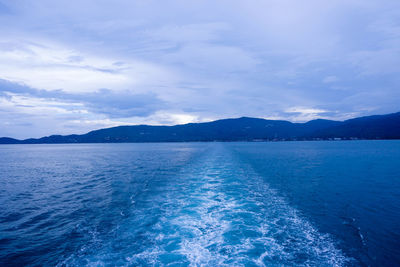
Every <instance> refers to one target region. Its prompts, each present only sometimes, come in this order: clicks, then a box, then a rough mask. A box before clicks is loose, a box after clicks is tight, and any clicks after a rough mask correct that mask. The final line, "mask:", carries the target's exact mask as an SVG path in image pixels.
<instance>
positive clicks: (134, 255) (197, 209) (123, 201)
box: [0, 141, 400, 266]
mask: <svg viewBox="0 0 400 267" xmlns="http://www.w3.org/2000/svg"><path fill="white" fill-rule="evenodd" d="M399 173H400V142H399V141H351V142H344V141H343V142H281V143H169V144H76V145H4V146H1V147H0V182H1V187H0V205H1V210H0V265H2V266H6V265H10V266H19V265H51V266H54V265H58V266H83V265H90V266H103V265H117V266H376V265H379V266H385V265H386V266H393V265H396V264H400V256H399V255H400V174H399Z"/></svg>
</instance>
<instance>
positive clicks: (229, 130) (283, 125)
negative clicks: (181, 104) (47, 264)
mask: <svg viewBox="0 0 400 267" xmlns="http://www.w3.org/2000/svg"><path fill="white" fill-rule="evenodd" d="M331 139H334V140H337V139H346V140H347V139H400V112H398V113H392V114H387V115H374V116H367V117H359V118H355V119H350V120H346V121H332V120H323V119H317V120H312V121H309V122H306V123H292V122H289V121H282V120H265V119H258V118H249V117H241V118H237V119H222V120H216V121H212V122H204V123H188V124H183V125H175V126H149V125H134V126H117V127H112V128H106V129H100V130H95V131H91V132H88V133H86V134H82V135H76V134H73V135H51V136H46V137H42V138H38V139H34V138H30V139H25V140H17V139H13V138H9V137H2V138H0V144H60V143H127V142H137V143H139V142H196V141H285V140H331Z"/></svg>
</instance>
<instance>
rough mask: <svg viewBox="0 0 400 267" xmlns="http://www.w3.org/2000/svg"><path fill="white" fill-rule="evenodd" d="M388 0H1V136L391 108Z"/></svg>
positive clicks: (393, 12)
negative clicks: (243, 117)
mask: <svg viewBox="0 0 400 267" xmlns="http://www.w3.org/2000/svg"><path fill="white" fill-rule="evenodd" d="M399 85H400V1H398V0H330V1H320V0H302V1H298V0H264V1H261V0H258V1H255V0H254V1H253V0H244V1H240V0H237V1H232V0H229V1H228V0H226V1H225V0H220V1H216V0H212V1H208V0H202V1H197V0H185V1H169V0H162V1H161V0H159V1H152V0H126V1H121V0H113V1H103V0H80V1H78V0H76V1H73V0H57V1H53V0H35V1H24V0H0V136H9V137H14V138H28V137H41V136H46V135H51V134H72V133H77V134H81V133H86V132H88V131H90V130H94V129H99V128H105V127H112V126H117V125H134V124H151V125H174V124H183V123H189V122H203V121H211V120H216V119H221V118H234V117H242V116H249V117H258V118H266V119H282V120H289V121H292V122H305V121H309V120H312V119H316V118H324V119H334V120H345V119H349V118H353V117H358V116H366V115H372V114H385V113H392V112H398V111H400V105H399V103H400V88H399Z"/></svg>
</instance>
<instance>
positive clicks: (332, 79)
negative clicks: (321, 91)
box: [322, 76, 339, 83]
mask: <svg viewBox="0 0 400 267" xmlns="http://www.w3.org/2000/svg"><path fill="white" fill-rule="evenodd" d="M337 81H339V78H338V77H336V76H326V77H325V78H324V79H323V80H322V82H323V83H334V82H337Z"/></svg>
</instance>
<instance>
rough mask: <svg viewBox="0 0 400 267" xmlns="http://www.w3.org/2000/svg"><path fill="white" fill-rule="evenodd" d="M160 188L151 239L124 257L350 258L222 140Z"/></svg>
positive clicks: (204, 262)
mask: <svg viewBox="0 0 400 267" xmlns="http://www.w3.org/2000/svg"><path fill="white" fill-rule="evenodd" d="M206 153H207V154H206V155H204V157H203V158H202V159H201V160H199V161H198V162H196V164H193V165H192V166H190V167H189V168H187V169H185V170H184V171H183V172H182V173H181V174H180V175H179V179H177V180H176V181H175V183H171V184H168V185H167V186H166V187H165V188H164V192H163V194H162V195H161V196H159V199H158V201H159V203H160V204H161V205H162V207H163V216H162V217H161V218H160V220H159V221H158V222H157V223H155V225H154V226H153V227H152V228H151V229H149V231H148V232H147V235H149V236H152V238H153V240H154V244H153V246H152V247H148V248H146V249H144V250H143V251H142V252H141V253H138V254H134V255H132V256H131V257H129V258H128V260H129V262H130V263H133V264H145V263H147V264H148V263H151V264H153V265H158V264H166V265H168V264H177V263H180V264H187V265H190V266H241V265H246V266H251V265H254V266H274V265H277V266H281V265H303V266H316V265H318V266H322V265H323V266H343V265H346V263H348V262H349V259H347V258H346V257H345V256H344V255H343V253H342V252H341V251H340V250H338V249H337V248H335V246H334V242H333V241H332V240H331V239H330V237H329V236H328V235H324V234H321V233H319V232H318V231H317V230H316V229H315V228H314V227H313V226H312V225H311V224H310V223H309V222H308V221H307V220H305V219H304V218H302V217H301V216H300V215H299V212H298V211H297V210H295V209H294V208H292V207H290V206H289V205H288V204H287V203H286V201H285V200H284V199H283V198H282V197H280V196H279V194H278V193H277V192H276V191H274V190H272V189H271V188H270V187H269V186H268V184H266V183H265V181H264V180H263V179H262V178H261V177H259V176H258V175H257V174H256V173H255V172H254V171H253V170H252V169H251V168H250V167H249V166H246V165H245V164H243V163H241V162H238V161H237V159H236V158H234V156H233V155H232V154H231V153H230V151H228V150H226V149H225V148H223V147H222V146H219V147H217V148H216V149H213V150H212V151H208V152H206Z"/></svg>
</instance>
